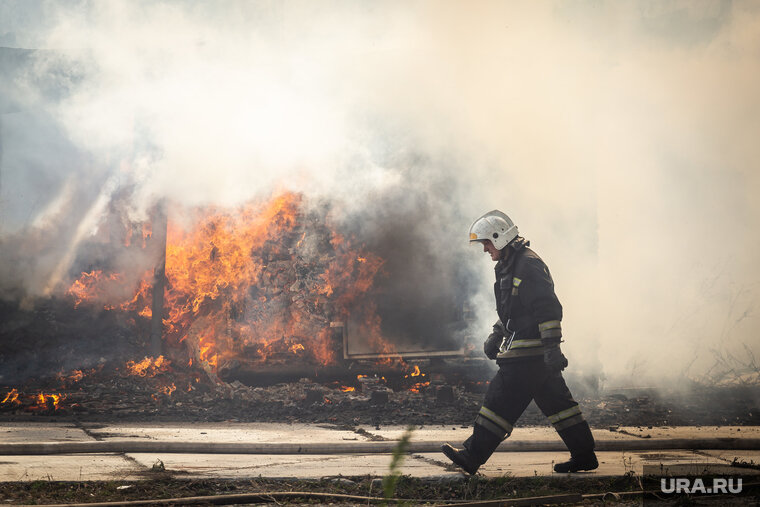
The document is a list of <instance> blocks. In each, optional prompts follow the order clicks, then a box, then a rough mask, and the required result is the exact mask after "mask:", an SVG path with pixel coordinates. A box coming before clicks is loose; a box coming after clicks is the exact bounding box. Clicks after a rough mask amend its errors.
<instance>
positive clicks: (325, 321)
mask: <svg viewBox="0 0 760 507" xmlns="http://www.w3.org/2000/svg"><path fill="white" fill-rule="evenodd" d="M122 197H123V196H122ZM121 204H123V203H120V201H119V200H115V201H114V202H113V203H112V206H111V207H110V208H109V213H108V214H107V218H106V219H104V220H103V221H102V223H101V224H100V226H99V228H98V232H97V234H95V235H94V236H93V238H92V239H90V240H88V242H87V243H86V244H85V245H82V246H81V247H80V249H79V255H78V257H77V259H76V261H75V262H74V263H73V264H74V267H73V268H72V269H71V270H70V277H69V278H70V280H69V281H68V282H66V283H65V287H64V289H65V290H59V291H57V292H53V293H51V295H49V296H47V297H42V296H39V297H34V298H28V297H27V298H22V299H18V300H13V299H5V300H3V301H2V303H0V305H1V306H0V314H1V315H2V336H3V347H2V350H1V351H0V363H1V364H2V377H0V383H1V384H2V386H3V391H2V392H0V395H1V396H0V398H1V399H0V416H1V417H2V418H3V420H7V421H25V420H27V421H40V420H57V421H65V420H81V421H109V420H111V419H112V418H114V417H117V418H118V419H119V420H122V421H125V420H126V421H279V422H319V423H327V424H335V425H338V426H341V427H353V426H356V425H362V424H374V425H386V424H415V425H451V424H454V425H464V426H467V425H470V424H471V423H472V421H473V419H474V417H475V415H476V414H477V411H478V409H479V407H480V405H481V402H482V397H483V393H484V392H485V388H486V387H487V384H488V381H489V379H490V377H491V375H492V373H493V367H492V366H490V365H489V364H488V362H487V360H486V359H485V358H484V357H483V356H482V353H481V352H480V350H479V348H478V347H477V345H475V343H476V340H473V338H472V337H471V336H469V335H468V329H469V327H468V319H470V318H471V316H470V313H469V312H468V310H467V304H466V302H465V301H450V302H448V303H449V307H448V308H445V307H444V308H439V311H440V312H441V313H440V314H439V315H447V316H448V319H447V320H446V321H444V322H443V325H442V326H440V327H439V328H438V329H433V330H432V334H431V333H430V330H428V333H427V335H425V333H421V334H420V333H419V332H418V331H417V335H416V336H414V337H412V336H408V335H407V336H405V335H404V334H403V333H400V334H399V333H396V334H393V332H394V331H397V330H398V326H396V327H393V325H392V324H393V322H392V320H393V318H392V314H393V313H394V312H398V313H403V309H402V308H400V307H399V305H403V304H406V303H405V302H398V301H395V302H394V300H393V299H395V298H396V296H397V294H396V293H394V291H393V286H392V284H390V283H389V278H390V279H391V280H392V277H389V273H388V272H387V270H388V267H387V265H386V262H385V259H384V258H383V257H381V256H380V255H378V254H377V253H376V252H373V251H372V250H370V249H369V248H368V246H367V244H366V243H363V242H361V241H360V240H359V239H358V238H357V237H355V236H354V235H353V234H351V233H348V234H341V233H340V232H338V230H337V225H336V224H334V223H332V222H331V205H330V203H326V202H320V203H317V204H314V203H312V204H308V205H307V203H306V201H305V200H304V198H303V196H302V195H300V194H297V193H291V192H284V193H280V194H275V195H273V196H272V197H271V198H270V199H268V200H262V201H257V202H251V203H249V204H247V205H245V206H242V207H240V208H237V209H234V210H221V209H217V208H198V209H194V210H178V209H173V210H172V209H171V208H167V207H163V208H156V209H154V212H153V214H152V216H151V218H150V219H149V220H146V221H144V222H138V223H136V222H131V221H129V220H127V219H126V218H125V217H126V215H124V214H123V213H122V210H123V207H122V206H121ZM180 211H181V212H180ZM172 213H175V214H177V215H179V216H183V215H186V214H188V213H189V214H190V215H192V219H191V220H187V221H186V223H189V224H192V225H190V226H189V228H185V226H184V225H183V224H184V223H185V222H184V221H183V220H173V219H172ZM125 257H129V258H132V259H139V262H135V264H134V265H132V266H128V267H126V268H124V267H123V266H122V268H123V269H124V271H117V270H116V266H115V263H114V259H120V258H125ZM146 268H147V269H146ZM389 294H390V295H391V296H393V297H392V298H390V300H389V297H388V296H389ZM436 304H439V307H440V301H436ZM383 312H384V313H383ZM389 316H390V318H388V317H389ZM387 322H390V324H391V325H390V326H387V327H384V323H387ZM389 329H390V331H391V333H388V330H389ZM444 330H445V332H448V333H449V334H448V339H441V338H440V333H442V332H444ZM389 336H392V337H393V338H389ZM433 336H438V339H433ZM421 344H422V345H421ZM571 378H572V377H571ZM572 380H573V381H574V383H575V384H576V385H577V386H578V389H579V394H580V395H581V399H582V405H583V406H584V413H585V415H586V418H587V419H588V420H589V421H590V422H591V424H592V425H595V426H616V425H633V426H653V425H656V426H662V425H665V426H667V425H725V424H732V425H747V424H758V423H760V410H758V407H757V402H756V398H755V397H754V395H753V390H752V389H750V388H749V387H743V386H742V385H741V382H740V379H738V380H737V382H738V383H736V382H734V383H726V382H724V383H723V385H717V384H716V383H713V384H712V385H705V384H703V383H699V382H696V381H695V382H694V384H693V388H694V389H693V390H692V391H691V392H689V391H687V392H681V393H679V395H678V396H677V397H669V398H668V397H666V396H665V395H663V394H662V393H660V392H658V391H655V390H651V389H647V388H646V386H633V387H639V388H640V389H632V390H630V391H626V390H625V389H622V390H620V389H619V390H614V391H609V390H608V391H605V390H604V389H602V387H603V380H602V379H600V378H597V377H596V376H593V375H592V376H587V377H576V378H572ZM745 384H746V383H745ZM520 424H523V425H548V421H547V420H546V419H545V418H544V417H543V416H542V415H541V414H540V412H539V411H538V410H537V409H536V408H535V406H533V407H532V408H531V409H530V410H528V412H527V413H526V414H525V415H524V416H523V418H522V419H521V420H520Z"/></svg>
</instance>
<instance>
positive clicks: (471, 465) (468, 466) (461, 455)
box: [441, 444, 480, 475]
mask: <svg viewBox="0 0 760 507" xmlns="http://www.w3.org/2000/svg"><path fill="white" fill-rule="evenodd" d="M441 451H442V452H443V454H445V455H446V457H447V458H449V459H450V460H451V461H452V462H453V463H454V464H455V465H456V466H458V467H459V468H461V469H462V470H464V471H465V472H467V473H468V474H470V475H475V473H476V472H477V471H478V468H480V465H479V464H477V463H476V462H475V460H473V459H472V457H471V456H470V453H469V452H467V449H464V450H462V451H460V450H457V449H454V448H453V447H452V446H451V445H449V444H443V445H442V446H441Z"/></svg>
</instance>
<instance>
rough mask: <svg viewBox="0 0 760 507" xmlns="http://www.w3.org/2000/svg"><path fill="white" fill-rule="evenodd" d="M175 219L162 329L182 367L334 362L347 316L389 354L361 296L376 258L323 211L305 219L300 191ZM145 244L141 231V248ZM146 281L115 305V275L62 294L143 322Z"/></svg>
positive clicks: (147, 308) (82, 281) (84, 281)
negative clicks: (181, 356)
mask: <svg viewBox="0 0 760 507" xmlns="http://www.w3.org/2000/svg"><path fill="white" fill-rule="evenodd" d="M177 215H178V216H179V215H180V214H179V213H177ZM181 215H182V218H190V220H189V222H190V223H191V225H190V226H187V225H184V222H181V221H179V220H172V215H171V214H170V217H169V223H168V229H167V246H166V265H165V274H166V291H165V315H164V319H163V323H164V337H165V339H166V340H167V342H168V345H171V346H173V347H174V349H175V350H186V351H187V354H188V356H189V358H186V359H185V361H186V362H188V363H189V364H194V365H196V366H200V367H202V368H203V369H205V370H206V371H208V372H210V373H213V372H215V371H216V370H217V368H218V367H219V366H221V365H222V364H224V362H226V361H228V360H231V359H237V360H244V361H248V362H263V361H267V362H285V361H289V360H292V358H294V357H297V358H298V359H299V361H304V362H308V363H313V364H323V365H327V364H332V363H334V362H335V361H336V360H337V353H336V347H335V340H333V339H332V338H333V337H334V336H335V330H334V329H331V327H330V324H331V322H334V321H343V322H345V321H346V320H347V317H348V315H349V313H350V314H352V317H353V318H354V319H356V317H357V316H359V318H360V319H361V320H362V321H363V322H364V325H363V334H364V336H367V337H368V340H369V341H370V344H371V345H372V346H373V347H374V348H375V349H376V350H377V351H378V352H389V351H392V347H391V346H390V345H389V344H388V343H387V342H385V341H384V340H383V338H382V336H381V334H380V318H379V317H378V315H377V313H376V311H375V307H374V305H372V304H371V302H370V301H369V300H368V298H367V297H366V296H367V293H368V292H369V291H370V289H371V288H372V286H373V282H374V280H375V278H376V277H377V276H378V273H379V272H380V269H381V267H382V265H383V260H382V259H381V258H379V257H378V256H377V255H374V254H373V253H371V252H368V251H365V250H364V249H362V248H361V247H357V246H355V245H353V242H352V241H351V239H350V238H348V237H346V236H345V235H343V234H341V233H339V232H338V231H336V230H335V229H333V228H331V226H330V224H329V218H328V216H327V214H326V213H323V214H322V215H320V214H318V213H317V214H314V213H310V212H309V211H308V210H307V209H306V206H305V204H304V202H303V198H302V196H301V195H300V194H296V193H289V192H285V193H281V194H279V195H277V196H275V197H274V198H272V199H271V200H269V201H268V202H264V203H250V204H248V205H246V206H243V207H241V208H239V209H235V210H222V209H203V210H196V211H194V212H192V213H187V212H184V213H181ZM146 231H147V232H146ZM151 238H152V231H151V230H150V228H149V227H144V228H143V238H142V240H143V245H145V242H146V241H150V240H151ZM128 241H133V240H132V239H131V238H130V239H129V240H128ZM152 277H153V270H150V271H147V272H146V273H145V275H144V276H143V277H142V279H141V280H140V282H139V285H138V287H137V288H136V289H135V291H134V294H133V295H132V296H131V297H130V298H129V299H128V300H125V301H122V302H120V303H119V304H113V303H112V302H109V301H108V295H109V294H113V293H114V291H113V290H111V287H112V286H113V285H118V284H119V283H125V282H124V280H122V278H123V277H122V276H121V275H120V274H119V273H110V274H106V273H103V272H102V271H97V270H94V271H88V272H87V273H83V274H82V275H81V276H80V277H79V279H78V280H76V281H75V282H74V283H73V285H72V286H71V287H70V289H69V294H70V295H72V296H73V297H74V300H75V305H80V304H81V303H82V302H83V301H85V300H87V301H90V302H93V303H95V304H97V303H100V304H103V306H104V307H105V308H106V309H115V308H120V309H122V310H125V311H133V312H135V313H138V314H139V315H141V316H143V317H150V315H151V292H150V291H151V284H152ZM133 283H134V282H133ZM159 359H160V358H159ZM147 360H148V358H146V359H145V360H143V361H142V362H138V363H134V362H133V363H132V368H135V370H134V371H133V373H134V374H136V375H142V374H145V373H144V372H145V371H147V368H149V367H150V365H143V363H144V362H145V361H147ZM151 361H153V360H151ZM143 366H145V369H143V368H142V367H143ZM153 366H154V367H158V368H160V365H153Z"/></svg>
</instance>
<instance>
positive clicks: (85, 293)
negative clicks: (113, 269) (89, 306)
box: [68, 269, 121, 308]
mask: <svg viewBox="0 0 760 507" xmlns="http://www.w3.org/2000/svg"><path fill="white" fill-rule="evenodd" d="M119 281H121V277H120V276H119V274H118V273H112V274H110V275H107V276H106V275H103V271H101V270H99V269H98V270H94V271H90V272H89V273H82V276H80V277H79V279H78V280H75V281H74V283H73V284H72V285H71V287H69V290H68V294H71V295H72V296H74V308H77V307H78V306H79V305H80V304H82V302H83V301H93V300H94V301H102V300H105V299H107V289H108V286H109V283H108V282H119Z"/></svg>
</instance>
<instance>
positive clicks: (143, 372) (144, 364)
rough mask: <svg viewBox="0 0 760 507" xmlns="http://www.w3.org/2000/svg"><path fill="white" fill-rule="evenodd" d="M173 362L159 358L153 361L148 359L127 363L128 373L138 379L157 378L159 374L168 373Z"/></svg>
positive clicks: (150, 358)
mask: <svg viewBox="0 0 760 507" xmlns="http://www.w3.org/2000/svg"><path fill="white" fill-rule="evenodd" d="M170 363H171V362H170V361H169V360H168V359H164V356H158V357H157V358H155V359H153V358H152V357H146V358H145V359H143V360H142V361H140V362H135V361H127V371H129V373H130V374H132V375H137V376H138V377H155V376H156V375H157V374H159V373H161V372H164V371H167V370H168V369H169V364H170Z"/></svg>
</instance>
